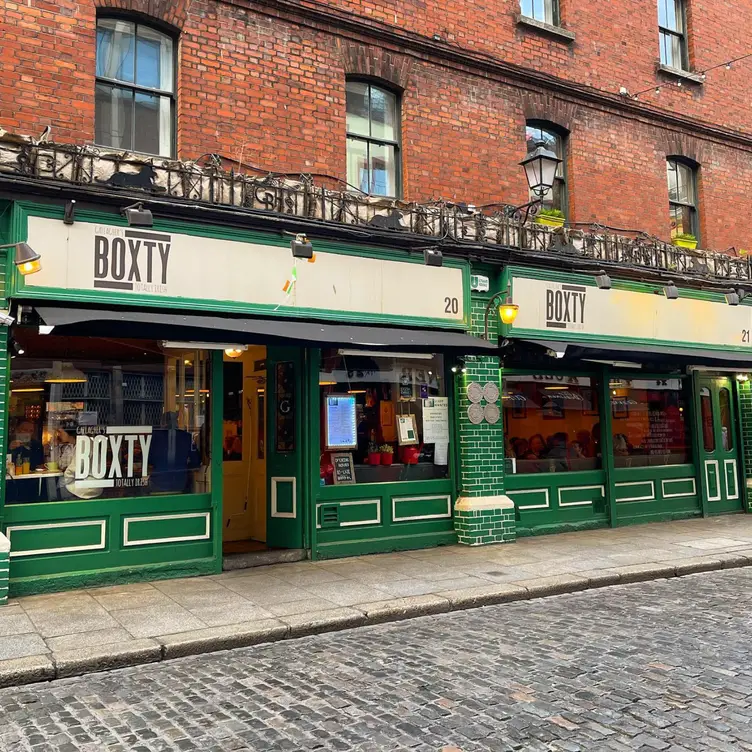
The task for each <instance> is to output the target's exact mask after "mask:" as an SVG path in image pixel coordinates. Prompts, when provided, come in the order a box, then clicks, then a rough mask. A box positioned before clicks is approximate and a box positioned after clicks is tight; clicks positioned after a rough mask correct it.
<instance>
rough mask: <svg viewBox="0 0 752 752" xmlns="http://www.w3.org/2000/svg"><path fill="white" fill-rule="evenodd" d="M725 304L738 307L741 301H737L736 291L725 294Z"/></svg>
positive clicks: (737, 294)
mask: <svg viewBox="0 0 752 752" xmlns="http://www.w3.org/2000/svg"><path fill="white" fill-rule="evenodd" d="M726 302H727V303H728V304H729V305H732V306H738V305H739V303H740V302H741V300H740V299H739V293H738V292H737V291H736V290H731V292H727V293H726Z"/></svg>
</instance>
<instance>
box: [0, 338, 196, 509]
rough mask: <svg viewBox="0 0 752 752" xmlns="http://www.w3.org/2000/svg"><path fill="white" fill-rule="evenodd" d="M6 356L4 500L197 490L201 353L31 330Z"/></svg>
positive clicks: (154, 345)
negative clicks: (10, 356)
mask: <svg viewBox="0 0 752 752" xmlns="http://www.w3.org/2000/svg"><path fill="white" fill-rule="evenodd" d="M15 337H16V341H17V342H18V344H19V345H20V347H21V349H23V351H24V354H23V355H20V356H16V357H14V358H13V359H12V360H11V374H10V409H9V418H10V421H9V431H8V439H7V447H6V450H7V451H6V471H5V472H6V476H5V477H6V484H5V489H6V500H5V501H6V503H7V504H24V503H32V502H40V501H43V502H49V501H53V502H54V501H77V500H82V499H110V498H121V497H133V496H150V495H157V494H159V495H167V494H188V493H206V492H208V491H209V466H210V456H209V452H210V437H209V424H210V421H209V415H210V409H209V408H210V397H211V392H210V386H209V375H210V374H209V357H208V355H207V353H206V352H204V351H201V350H185V351H183V350H167V349H162V347H161V346H160V344H159V343H157V342H154V341H142V340H112V339H99V338H95V337H57V336H54V335H46V336H40V335H38V334H36V333H31V332H28V331H24V330H23V329H20V330H18V331H17V332H16V335H15Z"/></svg>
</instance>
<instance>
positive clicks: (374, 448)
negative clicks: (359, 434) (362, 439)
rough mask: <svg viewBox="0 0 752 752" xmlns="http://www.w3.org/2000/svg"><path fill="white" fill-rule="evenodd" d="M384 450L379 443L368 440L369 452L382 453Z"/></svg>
mask: <svg viewBox="0 0 752 752" xmlns="http://www.w3.org/2000/svg"><path fill="white" fill-rule="evenodd" d="M381 452H382V448H381V447H380V446H379V445H378V443H377V442H375V441H369V442H368V454H380V453H381Z"/></svg>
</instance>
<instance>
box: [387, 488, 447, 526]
mask: <svg viewBox="0 0 752 752" xmlns="http://www.w3.org/2000/svg"><path fill="white" fill-rule="evenodd" d="M451 516H452V497H451V496H450V495H449V494H447V495H445V496H444V495H442V496H433V495H431V496H417V495H416V496H402V497H397V496H395V497H392V520H393V521H394V522H414V521H416V520H420V519H423V520H426V519H437V518H441V517H451Z"/></svg>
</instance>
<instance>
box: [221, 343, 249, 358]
mask: <svg viewBox="0 0 752 752" xmlns="http://www.w3.org/2000/svg"><path fill="white" fill-rule="evenodd" d="M247 349H248V346H247V345H235V346H234V347H226V348H225V355H226V356H227V357H228V358H239V357H240V356H241V355H242V354H243V353H244V352H245V351H246V350H247Z"/></svg>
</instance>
